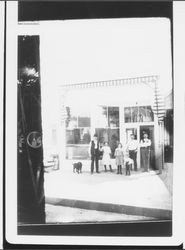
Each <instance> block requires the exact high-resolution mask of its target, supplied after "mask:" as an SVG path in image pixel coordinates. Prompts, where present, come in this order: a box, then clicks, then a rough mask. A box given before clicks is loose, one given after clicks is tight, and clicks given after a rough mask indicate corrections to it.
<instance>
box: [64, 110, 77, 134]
mask: <svg viewBox="0 0 185 250" xmlns="http://www.w3.org/2000/svg"><path fill="white" fill-rule="evenodd" d="M66 115H67V117H66V128H68V129H74V128H77V125H78V124H77V114H76V112H75V110H73V108H71V107H66Z"/></svg>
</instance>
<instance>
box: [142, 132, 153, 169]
mask: <svg viewBox="0 0 185 250" xmlns="http://www.w3.org/2000/svg"><path fill="white" fill-rule="evenodd" d="M151 144H152V143H151V140H150V139H149V138H148V134H147V133H144V134H143V139H142V140H141V143H140V148H141V162H142V167H143V171H144V172H148V171H149V169H150V146H151Z"/></svg>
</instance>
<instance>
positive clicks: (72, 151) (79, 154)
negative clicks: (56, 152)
mask: <svg viewBox="0 0 185 250" xmlns="http://www.w3.org/2000/svg"><path fill="white" fill-rule="evenodd" d="M88 149H89V145H88V146H87V145H70V146H67V148H66V158H67V159H75V160H86V159H89V153H88Z"/></svg>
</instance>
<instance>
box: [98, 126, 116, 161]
mask: <svg viewBox="0 0 185 250" xmlns="http://www.w3.org/2000/svg"><path fill="white" fill-rule="evenodd" d="M96 134H97V135H98V140H99V142H100V144H101V145H103V144H104V142H108V144H109V146H110V148H111V151H112V157H113V156H114V151H115V149H116V147H117V146H118V143H119V129H111V128H108V129H104V128H97V129H96Z"/></svg>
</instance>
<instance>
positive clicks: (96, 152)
mask: <svg viewBox="0 0 185 250" xmlns="http://www.w3.org/2000/svg"><path fill="white" fill-rule="evenodd" d="M89 154H90V156H91V174H93V172H94V163H95V166H96V173H100V172H99V156H100V145H99V142H98V136H97V135H96V134H95V135H94V137H93V140H92V141H91V143H90V147H89Z"/></svg>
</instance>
